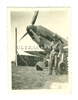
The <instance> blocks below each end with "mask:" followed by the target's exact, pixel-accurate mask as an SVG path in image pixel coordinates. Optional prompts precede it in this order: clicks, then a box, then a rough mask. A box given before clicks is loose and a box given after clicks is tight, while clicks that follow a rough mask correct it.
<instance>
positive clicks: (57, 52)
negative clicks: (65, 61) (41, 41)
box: [48, 34, 63, 75]
mask: <svg viewBox="0 0 78 100" xmlns="http://www.w3.org/2000/svg"><path fill="white" fill-rule="evenodd" d="M62 52H63V44H62V41H61V40H60V39H59V38H58V37H57V35H56V34H54V36H53V38H52V43H51V52H50V56H49V61H48V66H49V75H51V74H52V70H53V69H54V70H55V72H56V74H58V60H59V59H60V57H61V55H62Z"/></svg>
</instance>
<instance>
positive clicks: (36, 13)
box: [19, 11, 39, 41]
mask: <svg viewBox="0 0 78 100" xmlns="http://www.w3.org/2000/svg"><path fill="white" fill-rule="evenodd" d="M38 13H39V11H35V13H34V16H33V19H32V22H31V24H32V25H34V24H35V22H36V19H37V16H38ZM27 34H28V27H27V33H25V34H24V35H23V36H22V38H21V39H23V38H24V37H25V36H26V35H27ZM21 39H20V40H21ZM20 40H19V41H20Z"/></svg>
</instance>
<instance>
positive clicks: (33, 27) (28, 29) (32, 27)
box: [26, 25, 37, 33]
mask: <svg viewBox="0 0 78 100" xmlns="http://www.w3.org/2000/svg"><path fill="white" fill-rule="evenodd" d="M30 29H32V30H33V31H34V32H35V33H36V30H37V27H36V26H33V25H31V26H27V28H26V30H27V32H28V33H30Z"/></svg>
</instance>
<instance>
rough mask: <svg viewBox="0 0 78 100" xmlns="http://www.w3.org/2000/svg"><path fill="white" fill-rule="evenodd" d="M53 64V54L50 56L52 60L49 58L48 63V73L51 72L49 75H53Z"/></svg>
mask: <svg viewBox="0 0 78 100" xmlns="http://www.w3.org/2000/svg"><path fill="white" fill-rule="evenodd" d="M52 63H53V57H52V54H50V58H49V61H48V71H49V73H48V74H49V75H51V74H52Z"/></svg>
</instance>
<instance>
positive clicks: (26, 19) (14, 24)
mask: <svg viewBox="0 0 78 100" xmlns="http://www.w3.org/2000/svg"><path fill="white" fill-rule="evenodd" d="M61 9H62V8H61ZM33 15H34V11H31V10H30V11H29V10H28V11H27V10H26V11H25V10H24V11H23V10H21V11H20V10H19V11H18V10H16V11H11V12H10V21H11V51H12V56H11V60H14V59H15V28H17V41H19V39H20V38H21V37H22V36H23V35H24V34H25V33H26V27H27V26H29V25H31V21H32V18H33ZM35 25H41V26H44V27H46V28H48V29H49V30H51V31H53V32H55V33H57V34H59V35H60V36H62V37H64V38H67V37H69V34H70V15H69V11H68V10H67V9H62V10H60V9H58V10H52V9H50V10H48V11H47V10H45V11H44V10H43V11H39V14H38V17H37V20H36V22H35ZM47 34H48V33H47ZM17 45H18V48H19V49H18V52H19V54H26V53H24V51H25V50H29V49H25V48H24V47H25V46H35V47H36V46H38V45H37V44H36V43H35V42H34V41H33V40H32V39H31V37H30V36H29V35H27V36H26V37H24V38H23V39H22V40H21V41H20V42H18V44H17ZM21 48H22V49H21ZM38 50H41V49H38ZM31 51H32V50H31Z"/></svg>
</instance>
